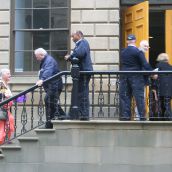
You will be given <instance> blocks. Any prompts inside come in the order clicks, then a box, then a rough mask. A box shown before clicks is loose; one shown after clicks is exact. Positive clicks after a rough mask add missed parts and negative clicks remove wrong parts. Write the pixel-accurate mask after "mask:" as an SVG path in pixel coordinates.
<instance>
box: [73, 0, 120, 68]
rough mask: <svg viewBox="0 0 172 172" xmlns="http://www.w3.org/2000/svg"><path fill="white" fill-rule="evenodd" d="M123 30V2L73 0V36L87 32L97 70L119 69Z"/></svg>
mask: <svg viewBox="0 0 172 172" xmlns="http://www.w3.org/2000/svg"><path fill="white" fill-rule="evenodd" d="M119 27H120V26H119V0H87V1H85V0H71V32H72V31H74V30H82V31H83V33H84V35H85V38H86V39H87V40H88V41H89V43H90V47H91V51H92V61H93V64H94V70H115V69H118V67H119ZM71 45H72V46H71V47H72V48H73V43H71Z"/></svg>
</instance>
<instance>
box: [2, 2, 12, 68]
mask: <svg viewBox="0 0 172 172" xmlns="http://www.w3.org/2000/svg"><path fill="white" fill-rule="evenodd" d="M0 4H1V7H0V68H3V67H8V66H9V56H10V55H9V53H10V0H5V1H4V0H0Z"/></svg>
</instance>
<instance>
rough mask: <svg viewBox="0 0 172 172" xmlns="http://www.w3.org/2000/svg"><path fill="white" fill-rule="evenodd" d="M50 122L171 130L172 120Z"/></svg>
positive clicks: (65, 126)
mask: <svg viewBox="0 0 172 172" xmlns="http://www.w3.org/2000/svg"><path fill="white" fill-rule="evenodd" d="M52 122H53V124H54V128H56V129H68V128H73V129H78V128H87V129H88V128H89V129H102V130H110V129H113V130H167V129H168V130H172V121H119V120H89V121H79V120H63V121H60V120H54V121H52Z"/></svg>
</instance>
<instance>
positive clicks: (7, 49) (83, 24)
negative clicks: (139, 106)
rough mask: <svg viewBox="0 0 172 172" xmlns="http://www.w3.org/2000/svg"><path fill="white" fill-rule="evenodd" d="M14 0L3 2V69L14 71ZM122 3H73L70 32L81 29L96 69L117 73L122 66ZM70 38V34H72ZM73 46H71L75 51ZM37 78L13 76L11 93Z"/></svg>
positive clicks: (0, 54) (94, 0) (78, 0)
mask: <svg viewBox="0 0 172 172" xmlns="http://www.w3.org/2000/svg"><path fill="white" fill-rule="evenodd" d="M11 2H12V1H10V0H5V1H4V0H0V4H1V7H0V68H4V67H7V68H10V69H13V68H14V66H13V63H12V61H13V59H12V58H13V53H12V52H11V51H12V48H11V47H12V44H13V43H12V41H11V37H10V33H12V32H13V31H12V30H11V29H12V23H13V22H14V21H12V15H13V13H12V11H11V8H12V3H11ZM119 8H120V2H119V0H87V1H85V0H70V31H71V32H72V31H73V30H82V31H83V33H84V35H85V38H86V39H87V40H88V41H89V43H90V47H91V54H92V61H93V66H94V70H115V69H118V66H119V33H120V31H119V30H120V29H119V28H120V26H119V25H120V24H119V22H120V17H119V16H120V15H119V12H120V10H119ZM69 36H70V35H69ZM73 46H74V44H73V43H72V42H71V43H70V48H71V49H72V48H73ZM36 80H37V75H36V74H33V75H22V74H20V75H15V74H12V90H13V91H22V90H23V89H25V88H28V87H29V86H31V85H33V84H34V83H35V81H36Z"/></svg>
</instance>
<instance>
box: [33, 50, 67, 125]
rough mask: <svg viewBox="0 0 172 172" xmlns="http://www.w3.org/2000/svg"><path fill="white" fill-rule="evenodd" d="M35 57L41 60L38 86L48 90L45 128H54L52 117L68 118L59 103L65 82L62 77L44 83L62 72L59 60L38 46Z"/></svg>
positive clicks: (45, 99)
mask: <svg viewBox="0 0 172 172" xmlns="http://www.w3.org/2000/svg"><path fill="white" fill-rule="evenodd" d="M34 54H35V57H36V59H37V60H38V61H40V62H41V63H40V71H39V80H38V81H37V83H36V84H37V85H38V86H42V85H43V88H44V90H45V92H46V95H45V98H44V101H45V109H46V124H45V128H53V124H52V122H51V119H55V117H56V116H57V117H58V119H60V120H62V119H65V118H66V114H65V112H64V111H63V109H62V108H61V106H60V105H59V103H58V102H59V97H60V94H61V92H62V88H63V83H62V78H61V77H59V78H56V79H54V80H51V81H50V82H47V83H44V80H46V79H48V78H50V77H52V76H53V75H55V74H57V73H58V72H60V70H59V66H58V63H57V61H56V60H55V59H54V58H53V57H52V56H50V55H49V54H48V53H47V52H46V51H45V50H44V49H43V48H38V49H36V50H35V51H34Z"/></svg>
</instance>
